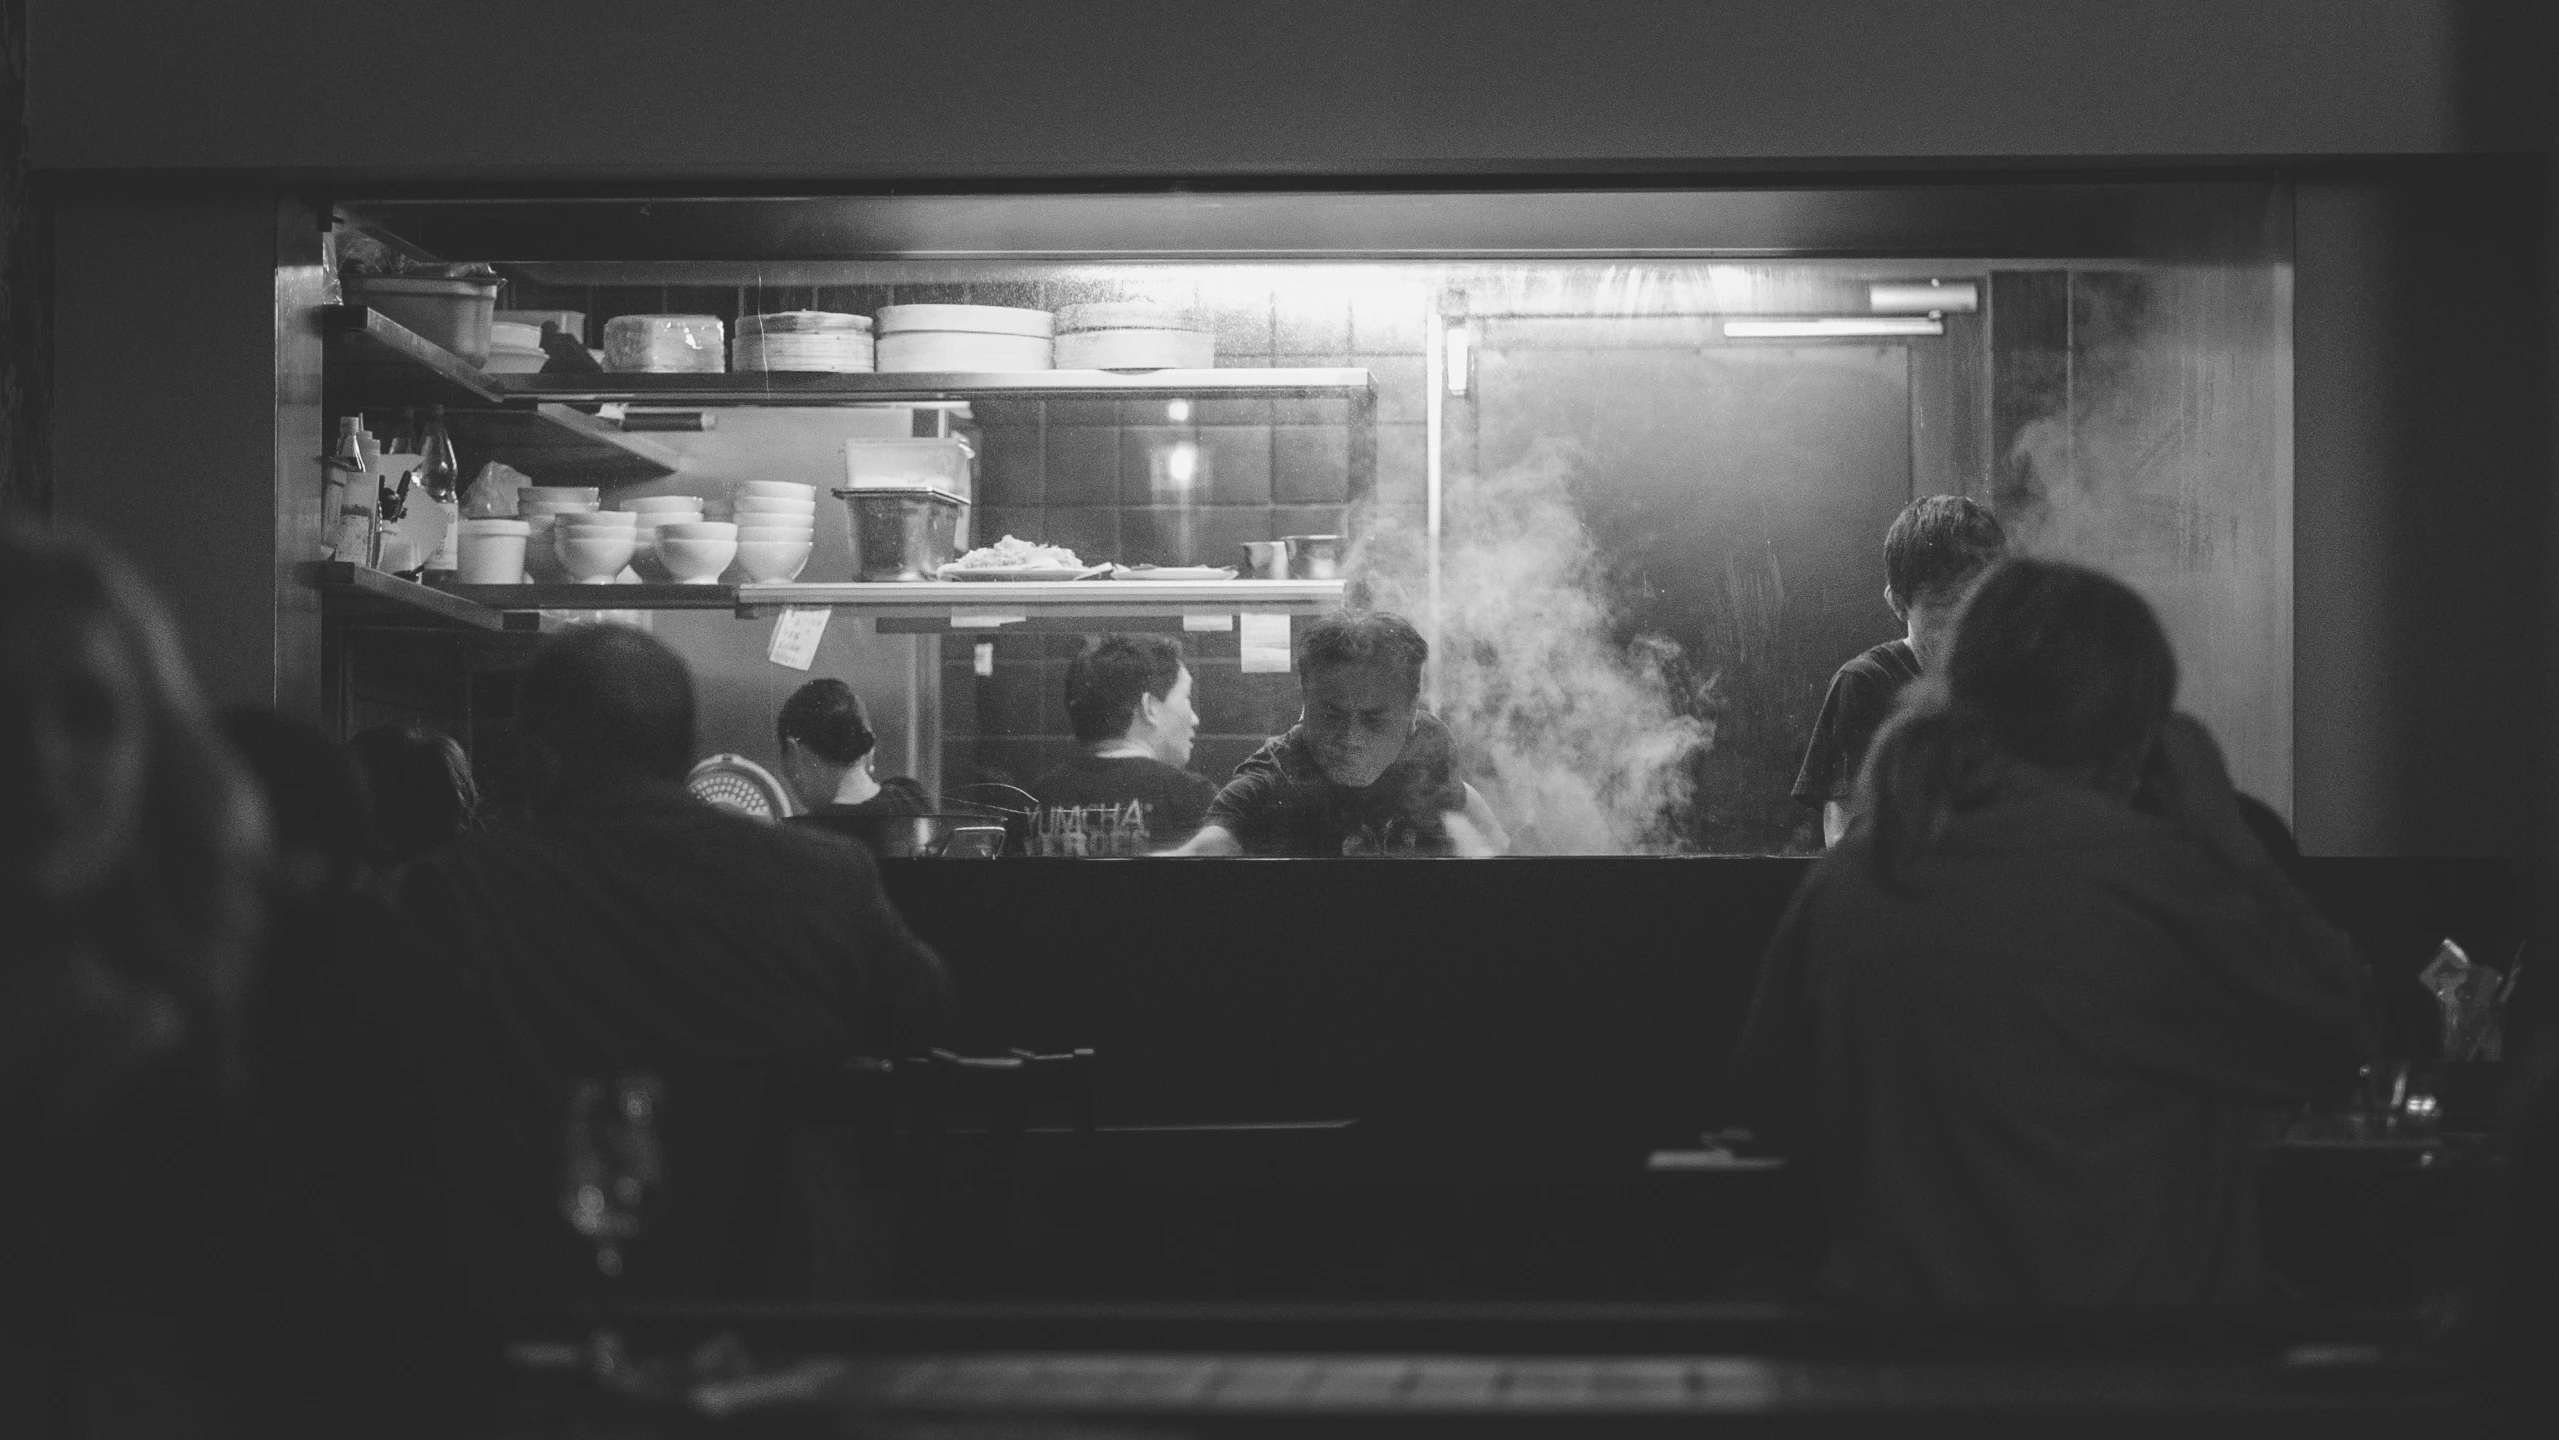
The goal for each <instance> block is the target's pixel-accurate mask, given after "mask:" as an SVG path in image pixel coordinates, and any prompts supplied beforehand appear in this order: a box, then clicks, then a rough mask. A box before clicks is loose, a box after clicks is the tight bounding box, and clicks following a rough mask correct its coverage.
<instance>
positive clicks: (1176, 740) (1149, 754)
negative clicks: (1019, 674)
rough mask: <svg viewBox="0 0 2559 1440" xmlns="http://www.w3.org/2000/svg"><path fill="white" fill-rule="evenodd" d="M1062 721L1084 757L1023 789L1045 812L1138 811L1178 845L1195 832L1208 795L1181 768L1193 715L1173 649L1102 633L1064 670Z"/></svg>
mask: <svg viewBox="0 0 2559 1440" xmlns="http://www.w3.org/2000/svg"><path fill="white" fill-rule="evenodd" d="M1066 714H1067V718H1068V719H1069V720H1070V721H1072V722H1073V723H1074V726H1075V738H1076V739H1077V740H1079V741H1081V742H1083V744H1084V747H1085V753H1084V754H1082V755H1080V756H1078V757H1076V758H1075V759H1073V760H1070V761H1068V762H1067V763H1065V764H1063V765H1060V766H1059V767H1057V768H1056V769H1054V770H1051V771H1050V772H1049V773H1047V774H1046V775H1043V776H1041V777H1040V778H1039V780H1038V781H1037V782H1035V783H1034V784H1033V785H1032V786H1031V793H1032V794H1033V795H1034V796H1036V797H1038V799H1039V802H1040V803H1041V804H1042V805H1044V806H1048V807H1050V808H1053V809H1064V808H1069V807H1073V806H1078V805H1125V804H1128V803H1130V802H1132V801H1133V802H1135V803H1137V804H1138V805H1139V806H1141V807H1143V808H1142V810H1141V813H1142V814H1143V815H1144V816H1145V819H1146V830H1147V833H1148V834H1149V835H1150V836H1152V837H1154V838H1155V839H1156V840H1158V841H1162V842H1166V843H1171V842H1174V841H1180V840H1187V839H1189V838H1190V837H1191V836H1192V835H1193V834H1194V833H1196V832H1197V831H1198V830H1199V828H1200V820H1201V818H1202V817H1203V816H1205V815H1206V814H1207V813H1208V803H1209V801H1211V800H1214V799H1216V798H1217V787H1216V786H1214V785H1211V784H1210V783H1209V782H1208V781H1206V780H1204V779H1202V778H1200V777H1199V776H1197V775H1194V774H1192V773H1191V772H1190V771H1188V770H1185V769H1183V768H1182V767H1183V766H1185V765H1187V764H1189V763H1190V759H1191V735H1192V732H1194V731H1196V730H1198V729H1199V725H1200V717H1199V712H1198V711H1197V710H1194V709H1192V708H1191V672H1190V670H1189V668H1188V667H1187V666H1185V665H1183V664H1182V647H1181V644H1180V642H1178V641H1176V640H1174V639H1172V638H1171V637H1170V636H1165V635H1105V636H1103V637H1102V638H1101V639H1099V640H1097V641H1095V642H1094V643H1093V645H1092V647H1091V648H1090V649H1087V650H1086V651H1085V652H1084V653H1083V654H1081V655H1078V656H1076V657H1075V660H1074V663H1072V664H1070V665H1068V666H1067V667H1066Z"/></svg>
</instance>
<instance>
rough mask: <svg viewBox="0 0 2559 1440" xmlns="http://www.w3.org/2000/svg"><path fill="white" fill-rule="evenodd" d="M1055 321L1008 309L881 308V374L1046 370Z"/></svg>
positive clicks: (1044, 315) (1046, 315)
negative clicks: (894, 372) (885, 371)
mask: <svg viewBox="0 0 2559 1440" xmlns="http://www.w3.org/2000/svg"><path fill="white" fill-rule="evenodd" d="M1056 329H1057V321H1056V317H1054V316H1052V315H1050V314H1049V312H1047V311H1046V310H1018V309H1014V308H1013V307H1011V306H1006V305H884V306H882V307H880V343H879V365H880V368H881V369H882V370H973V371H980V372H983V371H989V370H1048V369H1052V368H1054V366H1053V363H1052V360H1051V356H1050V347H1051V344H1052V341H1051V338H1050V337H1051V336H1053V335H1054V334H1055V333H1056Z"/></svg>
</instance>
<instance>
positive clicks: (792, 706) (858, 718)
mask: <svg viewBox="0 0 2559 1440" xmlns="http://www.w3.org/2000/svg"><path fill="white" fill-rule="evenodd" d="M773 729H774V738H775V739H777V740H778V741H780V742H781V746H782V780H783V783H784V784H787V785H789V786H790V787H791V791H792V794H793V795H795V796H796V797H797V798H798V800H799V802H800V806H801V811H800V813H799V814H797V815H794V816H792V817H791V818H792V819H794V820H805V821H808V822H809V823H812V824H816V825H820V826H825V825H826V824H827V822H828V821H830V820H854V821H859V820H863V819H867V818H871V817H875V816H891V815H930V814H932V813H933V807H932V806H931V805H930V804H929V803H927V801H926V800H925V797H924V787H923V786H921V785H918V784H916V783H915V782H914V781H913V780H910V779H908V778H907V777H905V776H903V775H893V776H891V777H889V778H888V779H886V780H882V779H880V778H879V777H878V776H877V775H876V774H874V773H873V770H872V766H873V763H874V762H875V761H876V760H877V759H878V757H879V737H878V736H876V735H874V734H872V733H871V723H870V721H869V720H868V719H866V718H864V716H863V714H862V702H861V701H860V700H858V699H856V698H854V695H853V687H851V686H849V685H847V684H845V683H844V682H843V681H841V680H832V679H830V680H812V681H810V682H809V683H807V684H806V685H803V686H801V687H800V688H799V689H798V690H795V691H793V692H792V694H791V698H790V699H788V700H786V701H784V702H782V714H781V717H780V718H779V719H777V720H776V721H775V722H774V725H773Z"/></svg>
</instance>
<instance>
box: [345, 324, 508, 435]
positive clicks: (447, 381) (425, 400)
mask: <svg viewBox="0 0 2559 1440" xmlns="http://www.w3.org/2000/svg"><path fill="white" fill-rule="evenodd" d="M320 335H321V344H322V345H323V346H324V347H326V350H327V355H328V369H327V372H326V373H327V383H328V389H329V400H330V403H331V404H332V406H333V407H334V408H336V409H338V410H341V411H353V410H384V409H396V408H398V407H401V406H405V405H456V406H458V405H495V404H497V403H498V402H499V401H500V400H502V399H503V398H505V397H504V396H503V395H502V394H501V393H500V392H499V390H498V388H497V387H496V386H495V385H493V384H491V383H490V377H489V376H488V375H487V374H486V373H484V372H483V371H482V370H481V369H480V367H478V366H476V365H473V364H472V363H470V362H469V361H467V360H465V359H463V358H462V357H461V356H459V355H456V354H454V353H453V352H452V351H450V350H447V349H445V348H444V347H443V346H441V345H438V344H436V343H434V342H433V341H431V340H427V339H425V338H424V337H422V336H420V335H419V334H418V333H417V332H416V331H414V330H411V329H410V328H409V327H407V326H405V325H402V324H400V323H399V322H398V321H396V320H393V319H391V318H389V317H388V316H385V315H383V314H381V313H380V312H378V311H374V310H369V309H367V308H365V307H364V306H362V305H326V306H322V307H321V310H320Z"/></svg>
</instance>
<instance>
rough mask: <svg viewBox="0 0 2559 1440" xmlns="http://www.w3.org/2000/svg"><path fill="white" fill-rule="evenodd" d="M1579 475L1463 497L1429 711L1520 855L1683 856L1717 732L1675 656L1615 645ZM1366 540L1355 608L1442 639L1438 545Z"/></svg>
mask: <svg viewBox="0 0 2559 1440" xmlns="http://www.w3.org/2000/svg"><path fill="white" fill-rule="evenodd" d="M1570 473H1571V463H1570V452H1569V451H1568V450H1567V449H1565V448H1564V447H1562V446H1561V445H1556V444H1550V445H1548V446H1547V447H1545V448H1543V449H1541V450H1540V451H1539V452H1538V453H1537V454H1536V455H1534V456H1533V457H1532V458H1531V459H1529V460H1528V461H1526V462H1524V463H1522V464H1520V465H1518V466H1514V467H1512V468H1510V469H1507V470H1504V471H1501V472H1498V473H1495V474H1491V475H1486V476H1483V477H1481V478H1480V479H1474V480H1471V481H1470V482H1468V483H1467V484H1466V485H1464V486H1462V487H1452V488H1451V490H1450V493H1449V494H1448V496H1447V498H1446V502H1445V506H1444V509H1443V514H1442V525H1441V530H1442V535H1441V547H1440V556H1441V559H1440V586H1439V606H1438V620H1439V624H1438V634H1437V635H1436V637H1435V639H1434V646H1433V650H1432V654H1431V670H1432V675H1433V678H1432V685H1433V688H1434V691H1435V699H1434V700H1433V702H1432V703H1433V706H1434V709H1435V711H1436V713H1437V714H1438V715H1439V717H1440V719H1442V720H1443V721H1445V722H1447V724H1448V726H1449V729H1450V730H1451V731H1452V732H1453V733H1454V734H1455V736H1456V738H1457V744H1458V748H1459V751H1460V753H1461V754H1462V755H1463V757H1464V759H1465V762H1466V769H1467V777H1468V779H1470V780H1471V781H1472V782H1473V783H1474V784H1475V786H1476V787H1477V788H1478V789H1479V790H1481V791H1483V793H1484V798H1485V799H1486V800H1487V801H1488V802H1490V804H1491V805H1492V807H1493V809H1494V811H1495V812H1496V813H1497V814H1498V815H1499V816H1500V817H1501V819H1502V822H1503V824H1504V825H1506V826H1507V827H1509V829H1510V833H1511V843H1512V848H1513V850H1514V851H1516V852H1518V853H1521V854H1541V855H1613V854H1624V853H1628V852H1631V851H1646V850H1666V849H1671V848H1675V847H1676V845H1677V843H1678V839H1677V836H1678V822H1679V819H1680V817H1681V815H1682V813H1683V812H1684V811H1685V810H1686V808H1687V806H1688V804H1689V801H1690V798H1691V792H1692V790H1693V789H1694V786H1695V780H1694V778H1693V776H1694V771H1693V769H1692V766H1691V764H1690V761H1691V760H1692V759H1693V758H1694V757H1695V756H1696V755H1697V754H1699V753H1700V752H1702V751H1703V750H1704V749H1705V748H1706V747H1707V746H1709V745H1711V744H1712V743H1713V742H1714V738H1715V732H1714V723H1713V722H1712V721H1711V720H1709V719H1706V718H1703V717H1702V716H1701V715H1699V714H1697V713H1696V711H1697V710H1698V708H1699V707H1698V705H1697V704H1696V701H1697V699H1698V698H1699V697H1697V696H1694V695H1690V694H1687V693H1684V691H1683V689H1682V686H1681V685H1680V683H1679V682H1678V681H1677V680H1676V679H1675V676H1676V674H1677V673H1678V672H1677V667H1676V666H1675V665H1674V664H1673V663H1672V662H1673V661H1675V660H1676V659H1677V657H1678V654H1679V651H1678V647H1677V646H1676V645H1674V644H1672V643H1671V642H1670V641H1669V640H1667V639H1662V638H1659V637H1650V636H1646V637H1638V638H1637V639H1635V640H1634V641H1632V642H1631V643H1630V642H1621V641H1620V640H1618V639H1617V638H1616V636H1615V634H1614V626H1613V623H1612V622H1613V620H1614V618H1615V607H1614V606H1613V604H1612V603H1611V601H1610V599H1609V596H1608V589H1607V586H1606V583H1605V578H1604V576H1605V571H1604V568H1603V565H1602V559H1601V556H1600V554H1599V552H1598V549H1597V546H1596V545H1595V544H1594V543H1593V541H1592V538H1591V536H1590V534H1589V532H1588V531H1587V530H1586V529H1585V528H1584V526H1583V524H1582V522H1581V518H1580V516H1579V515H1578V514H1577V513H1576V511H1575V509H1574V506H1573V501H1572V495H1571V493H1570V490H1569V488H1568V485H1567V483H1566V482H1567V479H1568V477H1569V475H1570ZM1360 529H1361V531H1362V532H1363V533H1364V534H1365V535H1366V537H1367V538H1364V539H1363V540H1362V541H1361V542H1360V544H1359V546H1358V548H1357V549H1356V550H1355V551H1354V552H1353V553H1352V555H1351V556H1350V578H1351V593H1353V594H1354V595H1358V596H1361V597H1362V598H1363V599H1364V600H1365V601H1366V603H1368V604H1371V605H1374V606H1376V607H1377V608H1379V609H1385V610H1394V611H1397V612H1399V613H1402V614H1404V615H1407V616H1410V617H1412V619H1413V620H1414V621H1415V622H1416V623H1417V624H1421V625H1423V626H1424V627H1425V628H1428V626H1429V617H1430V615H1431V613H1432V607H1431V604H1430V581H1429V569H1428V566H1429V560H1428V552H1427V537H1425V536H1423V535H1421V534H1418V533H1416V532H1415V531H1413V530H1412V529H1410V528H1409V527H1407V528H1403V529H1396V528H1385V529H1373V528H1371V527H1368V526H1362V527H1360Z"/></svg>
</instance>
